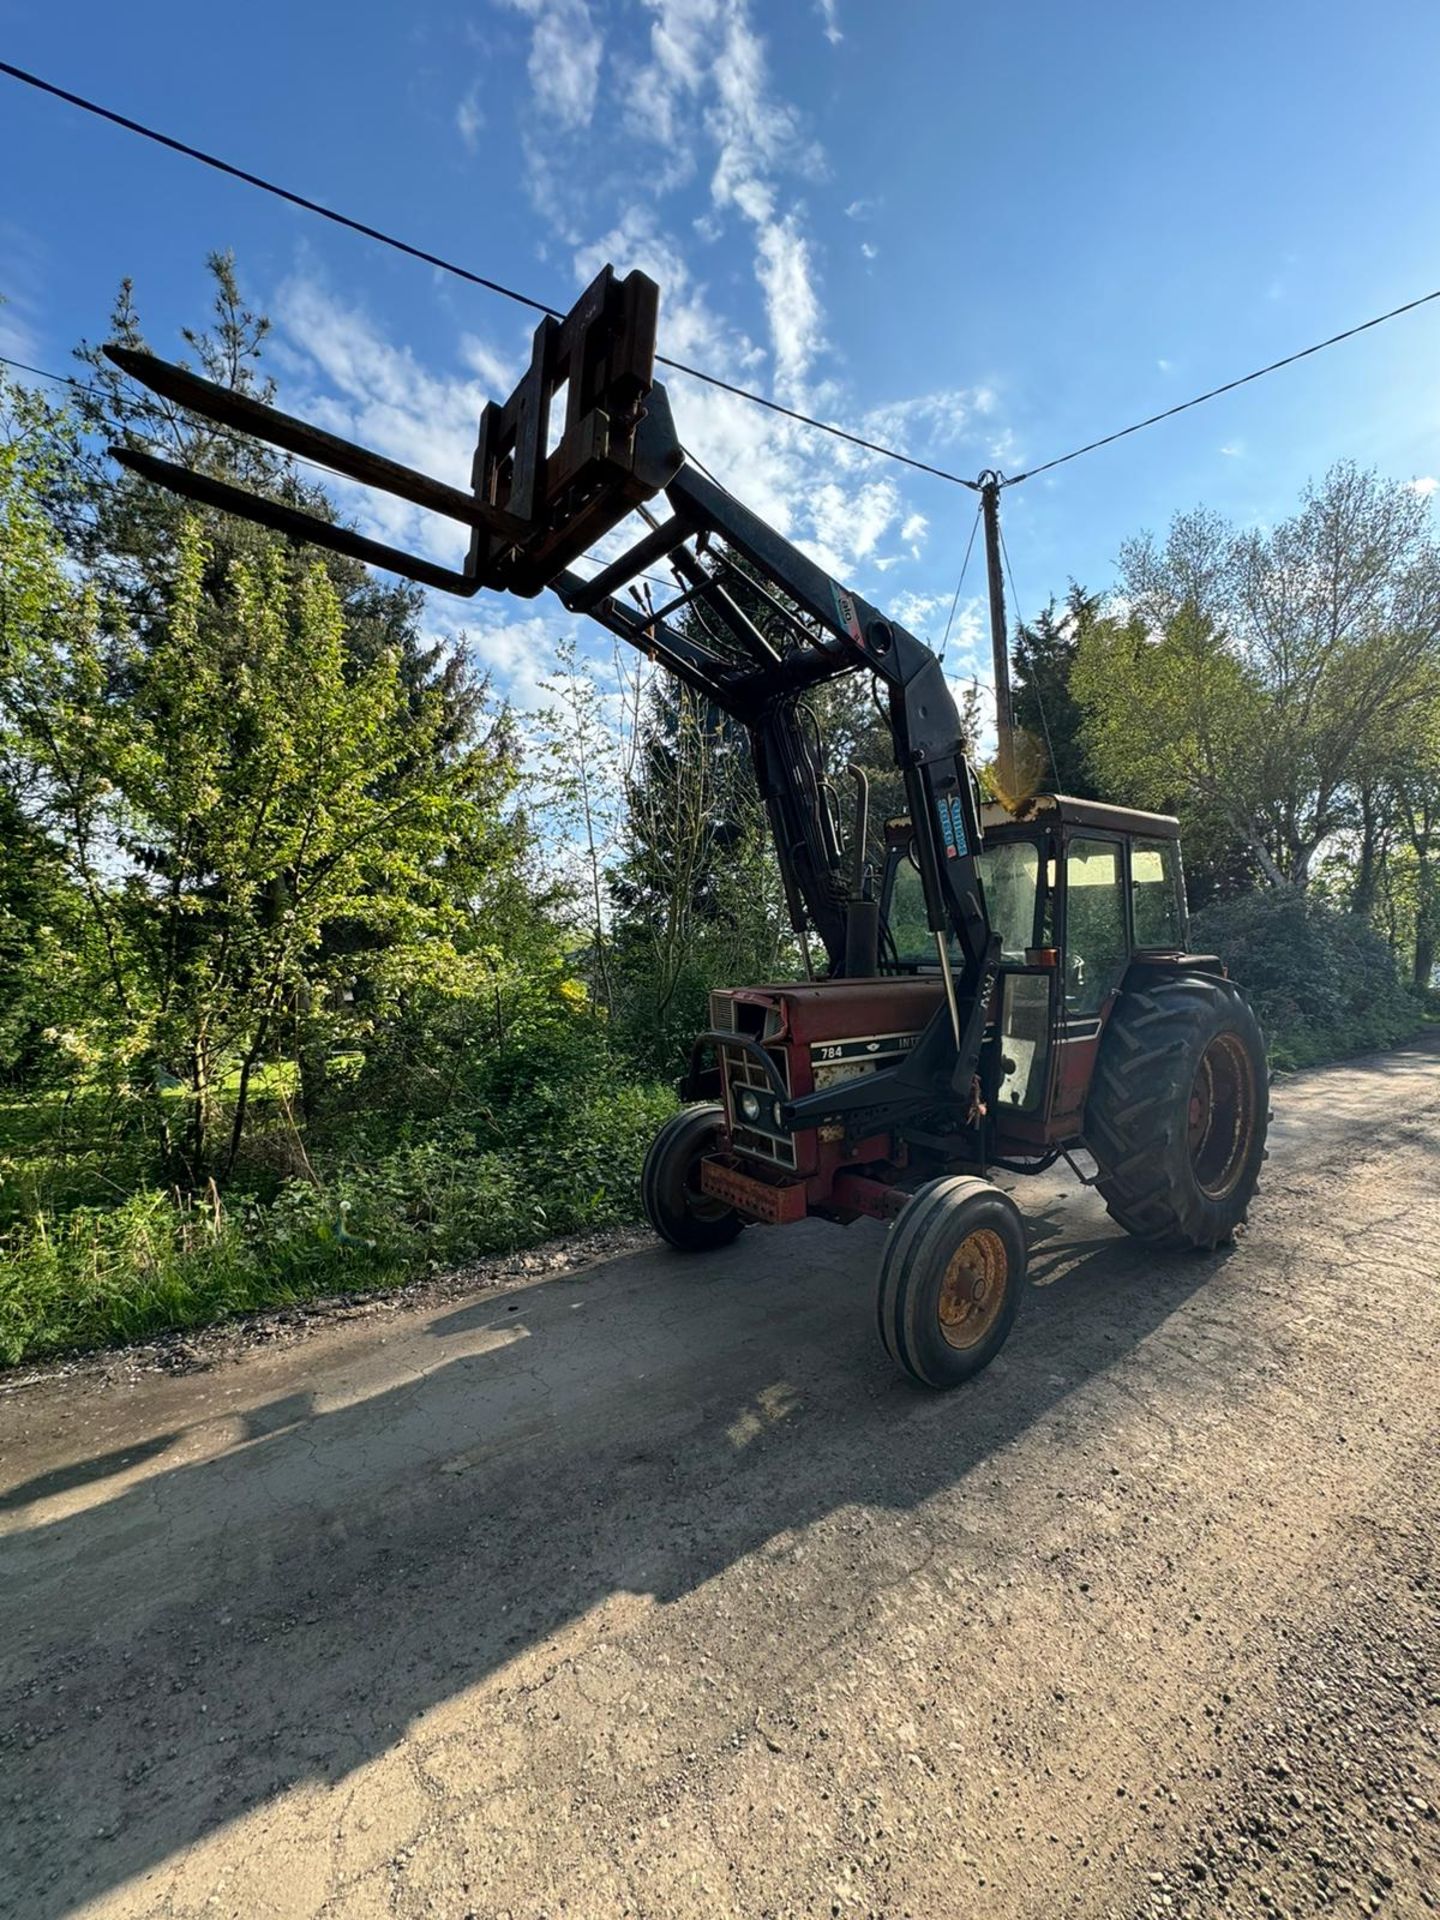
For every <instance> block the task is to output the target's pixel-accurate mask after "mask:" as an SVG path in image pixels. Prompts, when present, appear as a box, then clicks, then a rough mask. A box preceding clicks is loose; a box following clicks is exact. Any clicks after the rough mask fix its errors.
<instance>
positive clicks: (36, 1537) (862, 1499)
mask: <svg viewBox="0 0 1440 1920" xmlns="http://www.w3.org/2000/svg"><path fill="white" fill-rule="evenodd" d="M1081 1205H1082V1207H1083V1203H1081ZM1080 1212H1081V1208H1077V1205H1076V1204H1074V1203H1073V1202H1068V1203H1065V1204H1060V1203H1056V1204H1055V1205H1053V1206H1050V1207H1048V1208H1047V1207H1046V1206H1043V1205H1042V1206H1041V1207H1040V1208H1039V1209H1038V1210H1037V1209H1034V1208H1027V1221H1028V1224H1029V1226H1030V1228H1031V1240H1032V1248H1033V1254H1032V1285H1031V1289H1030V1293H1029V1297H1028V1298H1027V1300H1026V1301H1025V1302H1024V1304H1023V1305H1022V1309H1021V1313H1020V1317H1019V1320H1018V1322H1017V1326H1016V1329H1015V1333H1014V1335H1013V1337H1012V1339H1011V1341H1010V1343H1009V1345H1008V1347H1007V1348H1006V1350H1005V1352H1004V1353H1003V1354H1002V1355H1001V1356H1000V1358H999V1360H998V1361H997V1362H996V1363H995V1364H994V1365H993V1366H992V1367H991V1368H990V1370H989V1371H988V1372H987V1373H986V1374H984V1375H983V1376H981V1378H980V1379H979V1380H977V1381H975V1382H974V1383H972V1384H971V1385H970V1386H969V1387H967V1388H965V1389H963V1390H961V1391H960V1392H959V1393H957V1394H954V1395H951V1396H936V1395H933V1394H929V1393H926V1392H924V1391H923V1390H921V1389H919V1388H916V1387H913V1386H911V1385H910V1384H909V1383H908V1382H906V1381H904V1380H903V1379H900V1378H898V1377H897V1376H896V1375H895V1374H894V1372H893V1371H892V1369H891V1368H890V1366H889V1363H888V1361H886V1360H885V1358H884V1356H883V1354H882V1353H881V1352H880V1350H879V1344H878V1341H877V1340H876V1338H875V1333H874V1309H873V1275H874V1269H875V1264H876V1261H877V1259H878V1254H879V1248H880V1239H881V1236H880V1232H879V1230H878V1229H875V1228H872V1227H870V1226H869V1225H866V1224H862V1225H861V1226H857V1227H856V1228H854V1229H852V1230H851V1232H850V1233H849V1234H848V1235H840V1234H838V1233H837V1232H836V1231H835V1230H834V1229H831V1228H825V1227H821V1226H819V1225H816V1226H813V1227H812V1226H810V1225H803V1226H801V1227H798V1228H792V1229H789V1230H787V1232H786V1233H785V1234H784V1235H783V1236H780V1235H775V1234H770V1233H762V1232H757V1233H753V1234H747V1235H745V1236H743V1237H742V1239H741V1240H740V1241H738V1242H737V1243H736V1244H735V1245H734V1246H732V1247H729V1248H726V1249H724V1250H722V1251H721V1252H719V1253H716V1254H713V1255H707V1256H704V1257H701V1258H694V1259H691V1260H689V1261H686V1260H682V1259H680V1258H678V1257H676V1256H673V1255H671V1254H669V1253H668V1252H666V1251H661V1250H655V1251H649V1250H647V1251H645V1252H642V1253H640V1254H636V1255H630V1256H627V1257H625V1258H622V1259H618V1260H615V1261H613V1262H610V1263H608V1264H605V1265H601V1266H599V1267H596V1268H592V1269H590V1270H589V1271H587V1272H585V1273H582V1274H578V1275H570V1276H563V1277H557V1278H555V1279H553V1280H546V1281H540V1282H537V1283H535V1284H533V1285H530V1286H528V1287H525V1288H523V1289H522V1290H520V1291H519V1292H516V1293H512V1294H499V1295H489V1296H484V1297H481V1298H479V1299H476V1300H473V1301H471V1302H469V1303H467V1304H466V1305H464V1306H462V1307H459V1308H457V1309H454V1310H451V1311H448V1312H445V1313H442V1314H438V1315H437V1316H436V1317H435V1318H434V1319H433V1320H431V1321H429V1322H428V1323H427V1324H426V1326H425V1333H426V1336H427V1337H428V1340H429V1341H431V1342H433V1345H434V1348H435V1350H436V1351H435V1352H434V1355H433V1357H432V1358H430V1364H429V1366H428V1369H426V1370H424V1371H420V1372H418V1373H417V1374H415V1375H414V1376H413V1377H410V1378H406V1379H403V1380H402V1381H401V1382H400V1383H398V1384H390V1385H387V1386H385V1387H384V1388H383V1390H380V1391H376V1392H372V1393H370V1394H369V1395H368V1396H364V1397H359V1398H357V1399H355V1400H354V1401H353V1402H351V1403H349V1404H328V1403H327V1399H326V1396H325V1394H324V1393H323V1392H322V1391H319V1390H318V1385H319V1383H317V1391H316V1392H315V1393H313V1394H312V1393H311V1392H309V1391H305V1392H291V1393H287V1394H285V1395H283V1396H281V1397H279V1398H277V1399H276V1400H274V1401H271V1402H268V1403H265V1404H262V1405H259V1406H255V1407H252V1408H250V1409H249V1411H248V1412H246V1413H244V1414H243V1416H242V1420H241V1423H240V1427H239V1430H238V1434H237V1437H236V1439H235V1440H234V1442H233V1444H231V1445H230V1446H228V1447H227V1448H225V1449H224V1450H223V1451H221V1452H219V1453H217V1454H214V1455H212V1456H211V1457H208V1458H205V1459H201V1460H198V1461H191V1462H184V1463H180V1464H176V1465H174V1466H172V1467H170V1468H168V1469H167V1468H166V1467H165V1466H164V1465H163V1464H160V1465H156V1466H155V1467H153V1468H152V1470H151V1471H150V1472H149V1475H148V1477H145V1478H143V1479H140V1480H138V1481H134V1482H131V1483H129V1484H126V1485H125V1486H124V1487H122V1488H119V1489H117V1490H116V1491H115V1492H114V1493H113V1494H112V1496H111V1497H110V1498H109V1499H108V1500H106V1501H104V1502H103V1503H101V1504H99V1505H94V1506H91V1507H89V1508H88V1509H87V1510H85V1511H82V1512H76V1513H62V1514H61V1516H60V1517H58V1518H52V1519H49V1520H48V1521H43V1520H42V1521H39V1522H37V1523H36V1524H34V1525H32V1526H31V1528H30V1529H29V1530H28V1531H25V1532H20V1533H17V1534H14V1535H12V1536H11V1537H10V1538H9V1539H8V1540H7V1541H6V1542H5V1543H4V1548H3V1551H4V1556H5V1560H6V1562H7V1563H8V1574H9V1578H8V1580H7V1582H6V1589H5V1591H6V1594H7V1596H8V1597H7V1598H5V1599H4V1601H3V1602H0V1635H3V1644H4V1645H5V1647H6V1653H5V1656H4V1661H5V1668H4V1679H3V1687H4V1693H3V1696H0V1726H5V1727H8V1728H10V1729H12V1732H11V1733H10V1734H9V1735H8V1736H0V1793H3V1794H4V1796H5V1798H6V1803H7V1805H8V1806H9V1807H10V1811H11V1820H10V1830H11V1836H12V1840H13V1846H12V1848H11V1850H10V1852H9V1855H8V1858H7V1859H6V1860H5V1861H4V1863H3V1864H0V1910H4V1909H6V1908H7V1906H8V1905H9V1904H10V1902H13V1903H14V1905H15V1909H16V1910H23V1911H24V1912H25V1913H26V1914H27V1915H29V1916H31V1917H32V1920H51V1917H52V1916H58V1915H61V1914H63V1913H66V1912H68V1911H70V1910H71V1909H73V1907H74V1906H75V1905H76V1904H78V1903H79V1902H80V1901H81V1900H82V1899H87V1898H88V1899H93V1898H95V1897H96V1896H98V1895H99V1894H101V1893H102V1892H103V1891H105V1890H106V1889H107V1888H113V1887H116V1886H118V1885H120V1884H121V1883H123V1882H127V1881H131V1880H133V1879H134V1878H135V1877H136V1876H137V1875H142V1874H144V1873H146V1872H147V1871H152V1870H154V1869H155V1868H156V1867H157V1866H158V1865H160V1863H162V1862H164V1861H166V1860H168V1859H170V1858H171V1857H172V1856H173V1855H175V1854H176V1853H178V1852H179V1851H180V1850H181V1849H183V1848H185V1847H186V1846H188V1845H190V1844H193V1843H195V1842H197V1841H199V1840H202V1839H203V1838H204V1837H205V1836H207V1835H209V1834H211V1833H214V1832H215V1831H217V1830H218V1829H219V1828H221V1827H222V1826H224V1825H226V1824H227V1823H230V1822H233V1821H235V1820H236V1819H238V1818H241V1817H242V1816H244V1815H245V1814H246V1813H248V1812H250V1811H252V1810H253V1809H255V1808H257V1807H260V1806H263V1805H265V1804H266V1803H267V1802H268V1801H270V1800H272V1799H273V1798H275V1797H276V1796H277V1795H279V1794H280V1793H282V1792H284V1791H286V1790H287V1789H289V1788H291V1787H293V1786H294V1785H296V1784H297V1783H301V1782H319V1783H321V1784H333V1783H335V1782H338V1781H340V1780H342V1779H344V1778H345V1777H346V1776H347V1775H348V1774H350V1773H352V1772H353V1771H354V1770H355V1769H356V1768H358V1767H360V1766H362V1765H364V1764H365V1762H367V1761H369V1760H371V1759H374V1758H375V1757H376V1756H378V1755H380V1754H383V1753H385V1752H386V1751H387V1750H389V1749H390V1748H391V1747H393V1746H394V1744H395V1743H396V1741H397V1740H398V1739H399V1738H400V1737H401V1736H402V1734H403V1732H404V1729H405V1728H406V1726H407V1725H408V1724H409V1723H411V1722H412V1721H413V1720H414V1719H415V1718H416V1717H417V1716H418V1715H420V1714H422V1713H424V1712H425V1711H426V1710H427V1709H429V1708H431V1707H433V1706H436V1705H437V1704H439V1703H440V1702H442V1701H445V1700H447V1699H450V1698H452V1697H453V1696H455V1695H456V1694H458V1693H460V1692H461V1691H463V1690H464V1689H466V1688H469V1687H471V1686H473V1685H474V1683H476V1682H477V1681H479V1680H481V1679H483V1678H484V1677H485V1676H486V1675H487V1674H491V1673H494V1672H495V1671H496V1670H497V1669H499V1668H501V1667H502V1666H504V1665H505V1663H507V1662H509V1661H511V1660H513V1659H515V1658H516V1657H517V1656H519V1655H522V1654H523V1653H524V1652H525V1651H526V1650H527V1649H528V1648H530V1647H532V1646H534V1645H535V1644H536V1643H537V1642H539V1641H541V1640H543V1639H545V1638H547V1637H548V1636H550V1635H552V1634H554V1633H555V1632H556V1631H557V1630H559V1629H560V1628H562V1627H564V1626H565V1625H566V1624H567V1623H570V1622H575V1621H577V1620H579V1619H581V1618H582V1617H583V1616H584V1615H585V1614H587V1613H588V1612H589V1611H590V1610H591V1609H593V1608H595V1607H596V1606H597V1605H598V1604H600V1603H602V1602H604V1601H606V1600H608V1599H610V1598H612V1597H613V1596H616V1595H619V1594H626V1593H638V1594H648V1595H652V1596H653V1597H654V1599H655V1601H656V1602H657V1603H658V1604H660V1605H662V1606H663V1605H666V1604H669V1603H672V1602H675V1601H677V1600H679V1599H681V1598H682V1597H683V1596H685V1595H687V1594H690V1593H692V1592H694V1591H695V1590H696V1589H697V1588H699V1587H700V1586H701V1585H703V1584H704V1583H705V1582H706V1581H709V1580H711V1579H713V1578H714V1577H715V1576H717V1575H719V1574H721V1573H723V1572H724V1571H725V1570H726V1569H727V1568H728V1567H731V1566H733V1565H734V1563H735V1562H736V1561H738V1560H740V1559H741V1558H742V1557H743V1556H745V1555H748V1554H750V1553H752V1552H754V1551H755V1550H757V1549H759V1548H762V1547H764V1546H765V1544H766V1543H767V1542H768V1541H770V1540H772V1539H773V1538H774V1537H775V1536H776V1535H778V1534H782V1533H789V1532H792V1531H794V1530H797V1529H803V1528H805V1527H807V1526H809V1525H811V1524H812V1523H814V1522H816V1521H818V1520H821V1519H823V1518H824V1517H826V1516H827V1515H831V1514H833V1513H834V1512H835V1511H836V1510H837V1509H840V1508H843V1507H848V1506H854V1505H861V1506H870V1507H874V1508H878V1509H881V1510H885V1509H888V1510H892V1511H902V1510H907V1509H914V1508H916V1507H918V1506H919V1505H920V1504H921V1503H922V1502H924V1501H926V1500H927V1499H929V1498H930V1497H931V1496H933V1495H935V1494H937V1493H939V1492H941V1491H943V1490H946V1489H950V1488H954V1487H955V1486H956V1485H957V1484H958V1483H960V1482H961V1481H963V1480H964V1479H965V1477H966V1476H967V1475H969V1474H970V1473H972V1472H973V1470H974V1469H975V1468H976V1467H977V1466H978V1465H979V1464H980V1463H982V1462H984V1461H985V1460H986V1459H987V1457H989V1456H990V1455H992V1454H995V1453H997V1452H998V1451H1000V1450H1001V1449H1004V1448H1005V1447H1007V1446H1008V1445H1009V1444H1010V1443H1011V1442H1013V1441H1014V1440H1015V1439H1016V1437H1017V1436H1018V1435H1020V1434H1022V1433H1023V1432H1024V1431H1025V1430H1026V1429H1027V1428H1028V1427H1030V1426H1031V1425H1033V1424H1034V1423H1036V1422H1037V1421H1041V1420H1044V1419H1045V1418H1046V1417H1047V1416H1049V1415H1050V1414H1051V1413H1052V1412H1053V1411H1054V1409H1055V1408H1056V1406H1057V1404H1058V1402H1060V1401H1061V1400H1062V1399H1064V1398H1065V1397H1066V1396H1067V1395H1069V1394H1070V1393H1072V1392H1073V1391H1074V1389H1075V1388H1076V1387H1078V1386H1081V1385H1083V1383H1084V1382H1085V1381H1086V1380H1087V1379H1090V1378H1093V1377H1095V1376H1098V1375H1100V1374H1102V1373H1104V1372H1105V1371H1106V1370H1108V1369H1109V1368H1111V1367H1113V1366H1114V1365H1115V1364H1116V1362H1117V1361H1118V1360H1121V1359H1122V1358H1123V1357H1124V1356H1125V1355H1126V1354H1128V1353H1129V1352H1131V1351H1132V1350H1133V1349H1134V1348H1136V1347H1137V1346H1139V1345H1140V1343H1141V1342H1143V1341H1144V1340H1145V1339H1146V1338H1147V1336H1148V1335H1149V1334H1151V1333H1152V1332H1153V1331H1154V1330H1155V1329H1156V1328H1158V1327H1160V1326H1161V1325H1162V1323H1163V1322H1164V1321H1165V1320H1166V1319H1167V1318H1168V1317H1169V1316H1170V1315H1171V1314H1173V1313H1174V1312H1175V1311H1176V1310H1177V1309H1178V1308H1179V1307H1181V1306H1182V1304H1183V1303H1184V1302H1185V1300H1186V1299H1187V1298H1188V1297H1189V1296H1190V1295H1191V1294H1192V1293H1193V1292H1194V1291H1195V1290H1196V1289H1197V1288H1199V1287H1201V1286H1202V1285H1204V1283H1205V1281H1206V1280H1207V1278H1208V1277H1210V1276H1211V1275H1213V1273H1214V1272H1215V1268H1216V1263H1215V1262H1213V1261H1207V1260H1203V1259H1195V1260H1179V1261H1165V1262H1157V1260H1156V1259H1155V1257H1154V1256H1153V1255H1151V1254H1149V1253H1147V1251H1146V1250H1145V1249H1144V1248H1142V1247H1138V1246H1136V1245H1135V1244H1134V1243H1132V1242H1130V1241H1127V1240H1125V1239H1124V1238H1123V1237H1122V1236H1120V1235H1119V1234H1118V1233H1117V1232H1113V1231H1111V1230H1110V1229H1109V1228H1108V1226H1107V1225H1105V1224H1103V1223H1101V1222H1099V1220H1098V1219H1097V1217H1096V1215H1095V1211H1094V1209H1092V1208H1088V1207H1083V1218H1082V1217H1079V1215H1080ZM1072 1216H1076V1217H1074V1218H1073V1220H1072ZM422 1344H423V1343H422V1342H421V1341H420V1340H416V1341H415V1345H416V1346H422ZM426 1357H429V1356H427V1355H425V1354H424V1353H422V1359H424V1358H426ZM169 1437H170V1436H169V1435H168V1434H166V1435H164V1436H158V1435H157V1436H156V1437H155V1439H154V1440H153V1441H152V1442H150V1443H148V1444H149V1445H150V1446H151V1447H152V1448H153V1449H158V1448H159V1447H160V1446H161V1444H162V1442H168V1440H169ZM145 1444H147V1443H144V1442H137V1446H139V1447H143V1446H144V1445H145ZM136 1457H137V1454H136V1449H134V1448H132V1449H127V1450H125V1459H126V1461H127V1462H131V1463H133V1461H134V1459H135V1458H136ZM108 1470H110V1469H109V1463H108V1461H107V1459H105V1458H97V1459H96V1460H94V1461H92V1462H89V1463H88V1464H87V1465H80V1466H77V1467H74V1468H68V1469H62V1470H59V1471H58V1473H57V1475H52V1476H48V1484H50V1485H54V1486H59V1485H62V1484H63V1485H80V1484H83V1483H84V1482H85V1480H86V1478H87V1477H89V1476H91V1475H94V1476H99V1475H103V1474H104V1473H105V1472H107V1471H108ZM67 1475H68V1476H69V1478H68V1479H67V1478H66V1477H65V1476H67ZM37 1485H38V1483H31V1485H30V1486H29V1487H28V1488H18V1489H15V1490H13V1492H12V1493H11V1495H9V1496H8V1499H9V1503H10V1504H11V1505H12V1506H17V1505H19V1503H20V1501H21V1499H22V1497H23V1498H25V1499H34V1498H35V1497H37ZM202 1709H203V1711H202ZM476 1711H477V1725H476V1731H475V1738H476V1740H477V1742H478V1743H481V1744H482V1745H483V1742H484V1739H485V1726H484V1720H483V1714H484V1707H483V1705H481V1706H478V1707H477V1709H476ZM7 1774H8V1778H7V1777H5V1776H6V1775H7ZM11 1796H14V1798H13V1799H12V1798H11ZM97 1836H99V1837H97Z"/></svg>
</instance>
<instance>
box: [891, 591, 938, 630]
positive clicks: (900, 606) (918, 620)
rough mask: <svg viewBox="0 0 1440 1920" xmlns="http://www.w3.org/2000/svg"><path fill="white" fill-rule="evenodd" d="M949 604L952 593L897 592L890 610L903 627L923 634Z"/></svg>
mask: <svg viewBox="0 0 1440 1920" xmlns="http://www.w3.org/2000/svg"><path fill="white" fill-rule="evenodd" d="M949 604H950V595H949V594H945V593H909V592H906V593H897V594H896V595H895V596H894V598H893V599H892V600H891V601H890V605H889V611H890V612H891V613H892V614H894V616H895V618H896V619H897V620H898V621H899V622H900V624H901V626H902V627H908V628H909V629H910V631H911V632H912V633H918V634H923V633H924V632H925V631H926V629H927V628H928V627H929V626H930V624H931V623H932V622H933V621H934V619H935V617H936V615H937V614H939V613H942V612H943V611H944V610H945V608H946V607H947V606H949Z"/></svg>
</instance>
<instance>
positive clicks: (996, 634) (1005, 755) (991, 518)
mask: <svg viewBox="0 0 1440 1920" xmlns="http://www.w3.org/2000/svg"><path fill="white" fill-rule="evenodd" d="M1002 484H1003V482H1002V477H1001V475H1000V474H998V473H996V472H994V471H993V470H992V471H990V472H987V473H982V474H981V475H980V509H981V512H982V514H983V515H984V519H985V573H986V578H987V580H988V582H989V588H990V651H991V656H992V661H993V665H994V670H995V734H996V740H997V743H998V744H997V750H996V756H995V757H996V763H997V771H998V773H999V776H1000V784H1001V786H1002V787H1003V788H1004V791H1005V798H1006V799H1007V800H1010V799H1011V798H1012V797H1013V795H1014V791H1015V711H1014V708H1013V707H1012V705H1011V703H1010V643H1009V637H1008V635H1007V633H1006V627H1005V575H1004V572H1003V570H1002V568H1001V563H1000V488H1001V485H1002Z"/></svg>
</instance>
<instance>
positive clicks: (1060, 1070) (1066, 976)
mask: <svg viewBox="0 0 1440 1920" xmlns="http://www.w3.org/2000/svg"><path fill="white" fill-rule="evenodd" d="M1057 879H1058V880H1059V883H1060V885H1059V900H1058V902H1057V905H1058V908H1059V914H1058V924H1059V933H1060V948H1061V953H1062V956H1063V964H1062V967H1061V988H1060V992H1061V1005H1060V1028H1059V1044H1058V1047H1057V1053H1058V1060H1057V1071H1056V1080H1055V1101H1054V1107H1053V1112H1052V1119H1053V1122H1054V1123H1055V1124H1054V1128H1053V1129H1052V1131H1054V1132H1058V1133H1060V1134H1064V1133H1066V1132H1072V1131H1074V1130H1075V1128H1076V1127H1078V1125H1079V1120H1080V1115H1081V1113H1082V1112H1083V1111H1084V1107H1085V1096H1086V1094H1087V1093H1088V1092H1089V1089H1090V1077H1091V1075H1092V1073H1093V1072H1094V1070H1095V1056H1096V1054H1097V1053H1098V1052H1099V1049H1100V1035H1101V1031H1102V1029H1103V1027H1104V1022H1105V1017H1106V1015H1107V1014H1108V1013H1109V1011H1110V1005H1111V1002H1112V1001H1113V999H1114V996H1115V994H1116V992H1117V991H1118V989H1119V987H1120V984H1121V982H1122V981H1123V980H1124V978H1125V970H1126V968H1127V967H1128V966H1129V964H1130V917H1129V901H1128V897H1127V896H1128V876H1127V873H1126V860H1125V842H1124V840H1123V839H1122V838H1121V837H1120V836H1119V835H1118V834H1108V833H1102V832H1100V831H1098V830H1097V829H1094V828H1087V827H1077V828H1075V829H1074V830H1073V831H1071V832H1067V833H1066V835H1065V838H1064V842H1063V846H1062V857H1061V861H1060V872H1059V874H1058V875H1057Z"/></svg>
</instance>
